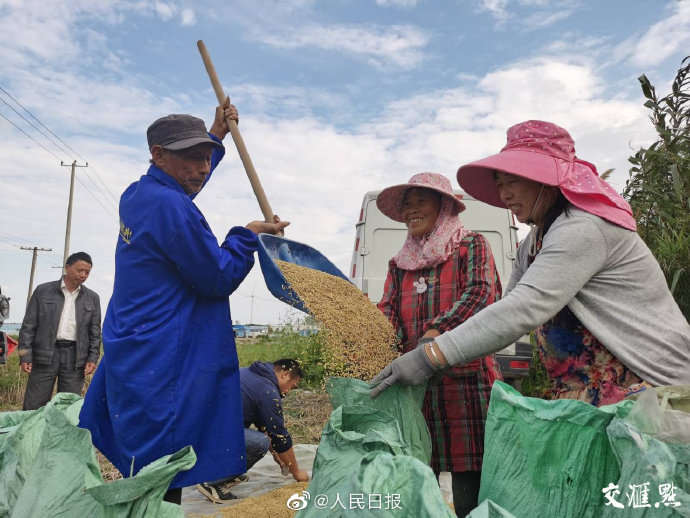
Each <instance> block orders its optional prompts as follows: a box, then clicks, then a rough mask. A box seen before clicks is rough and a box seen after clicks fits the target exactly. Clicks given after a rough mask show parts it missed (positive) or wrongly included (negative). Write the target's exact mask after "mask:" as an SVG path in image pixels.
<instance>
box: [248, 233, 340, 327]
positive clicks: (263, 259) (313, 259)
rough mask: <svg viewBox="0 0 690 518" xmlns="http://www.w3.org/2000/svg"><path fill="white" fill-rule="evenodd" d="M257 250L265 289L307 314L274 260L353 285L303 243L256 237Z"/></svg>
mask: <svg viewBox="0 0 690 518" xmlns="http://www.w3.org/2000/svg"><path fill="white" fill-rule="evenodd" d="M258 251H259V264H261V271H262V273H263V275H264V280H265V281H266V287H267V288H268V290H269V291H270V292H271V293H272V294H273V296H274V297H276V298H277V299H280V300H282V301H283V302H285V303H286V304H290V305H291V306H293V307H295V308H297V309H299V310H300V311H304V312H305V313H309V310H308V309H307V306H306V305H305V304H304V302H303V301H302V299H301V298H300V297H299V295H297V293H295V291H294V290H293V289H292V288H291V287H290V283H288V281H287V280H286V279H285V277H284V276H283V273H282V272H281V271H280V269H279V268H278V266H277V265H276V263H275V262H274V260H280V261H285V262H288V263H293V264H296V265H298V266H304V267H306V268H312V269H314V270H319V271H322V272H325V273H329V274H331V275H335V276H336V277H340V278H342V279H345V280H346V281H348V282H352V281H350V279H348V278H347V276H346V275H345V274H343V272H341V271H340V270H339V269H338V267H337V266H335V265H334V264H333V263H332V262H331V261H329V260H328V259H327V258H326V256H324V255H323V254H322V253H321V252H319V251H318V250H316V249H314V248H312V247H310V246H308V245H305V244H304V243H298V242H297V241H292V240H290V239H285V238H284V237H277V236H274V235H271V234H259V250H258Z"/></svg>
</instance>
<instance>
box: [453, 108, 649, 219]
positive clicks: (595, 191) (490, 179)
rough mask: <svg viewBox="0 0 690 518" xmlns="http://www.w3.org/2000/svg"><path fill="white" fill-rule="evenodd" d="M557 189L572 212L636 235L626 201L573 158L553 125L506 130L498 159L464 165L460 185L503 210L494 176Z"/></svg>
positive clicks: (533, 122) (594, 170) (566, 136)
mask: <svg viewBox="0 0 690 518" xmlns="http://www.w3.org/2000/svg"><path fill="white" fill-rule="evenodd" d="M495 171H501V172H504V173H509V174H514V175H517V176H521V177H523V178H527V179H529V180H533V181H535V182H539V183H543V184H546V185H552V186H556V187H558V188H559V189H560V191H561V192H562V193H563V196H565V198H566V199H567V200H568V201H569V202H570V203H572V204H573V205H574V206H576V207H578V208H580V209H582V210H584V211H586V212H589V213H591V214H594V215H596V216H599V217H600V218H603V219H605V220H607V221H610V222H611V223H614V224H616V225H619V226H621V227H623V228H627V229H629V230H635V229H636V223H635V218H633V215H632V209H631V208H630V205H629V204H628V202H627V201H625V200H624V199H623V197H622V196H621V195H620V194H618V193H617V192H616V191H615V190H614V189H613V188H612V187H611V186H610V185H609V184H608V183H607V182H606V181H604V180H602V179H601V178H600V177H599V174H598V172H597V168H596V167H595V166H594V164H591V163H589V162H585V161H584V160H580V159H579V158H577V157H576V156H575V143H574V142H573V139H572V138H571V136H570V135H569V134H568V132H567V131H566V130H565V129H563V128H561V127H560V126H557V125H555V124H553V123H551V122H545V121H538V120H529V121H526V122H521V123H520V124H516V125H515V126H512V127H510V128H508V142H507V144H506V145H505V147H504V148H503V149H502V150H501V152H500V153H498V154H496V155H492V156H490V157H487V158H484V159H482V160H478V161H476V162H472V163H470V164H467V165H463V166H461V167H460V168H459V169H458V183H459V184H460V186H461V187H462V188H463V189H464V190H465V192H467V193H468V194H470V195H471V196H473V197H475V198H477V199H479V200H481V201H483V202H485V203H488V204H490V205H494V206H496V207H504V208H505V204H504V203H503V202H502V201H501V199H500V197H499V195H498V188H497V187H496V182H495V180H494V172H495Z"/></svg>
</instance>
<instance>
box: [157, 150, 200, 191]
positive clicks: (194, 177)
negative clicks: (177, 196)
mask: <svg viewBox="0 0 690 518" xmlns="http://www.w3.org/2000/svg"><path fill="white" fill-rule="evenodd" d="M212 154H213V146H212V145H211V144H199V145H197V146H193V147H190V148H188V149H183V150H181V151H169V150H167V149H163V148H162V147H161V146H153V148H152V149H151V156H152V157H153V162H154V164H156V167H158V169H160V170H162V171H164V172H166V173H167V174H169V175H170V176H172V177H173V178H174V179H175V180H176V181H177V183H179V184H180V186H182V188H183V189H184V191H185V192H186V193H187V194H196V193H198V192H199V191H200V190H201V188H202V187H203V185H204V182H205V181H206V178H207V177H208V175H209V173H210V172H211V155H212Z"/></svg>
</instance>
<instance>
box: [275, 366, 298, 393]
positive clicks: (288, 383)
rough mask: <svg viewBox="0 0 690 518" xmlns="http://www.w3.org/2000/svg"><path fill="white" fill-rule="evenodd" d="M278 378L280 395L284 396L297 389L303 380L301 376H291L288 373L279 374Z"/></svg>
mask: <svg viewBox="0 0 690 518" xmlns="http://www.w3.org/2000/svg"><path fill="white" fill-rule="evenodd" d="M276 378H278V388H279V389H280V393H281V394H283V395H285V394H287V393H288V392H290V391H291V390H292V389H293V388H297V385H299V382H300V381H301V380H302V378H300V377H299V376H291V375H290V372H288V371H280V372H278V374H276Z"/></svg>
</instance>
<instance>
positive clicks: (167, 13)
mask: <svg viewBox="0 0 690 518" xmlns="http://www.w3.org/2000/svg"><path fill="white" fill-rule="evenodd" d="M153 9H154V10H155V11H156V14H157V15H158V16H159V17H160V18H161V20H163V21H168V20H170V19H171V18H172V17H173V16H175V13H176V12H177V6H175V5H173V4H170V3H166V2H161V1H160V0H156V2H155V3H154V4H153Z"/></svg>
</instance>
